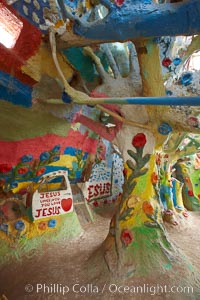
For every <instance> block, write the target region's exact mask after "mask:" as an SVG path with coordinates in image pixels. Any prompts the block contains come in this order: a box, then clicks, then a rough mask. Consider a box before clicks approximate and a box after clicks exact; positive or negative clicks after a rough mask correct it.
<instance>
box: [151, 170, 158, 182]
mask: <svg viewBox="0 0 200 300" xmlns="http://www.w3.org/2000/svg"><path fill="white" fill-rule="evenodd" d="M157 182H158V174H156V172H153V173H152V174H151V183H152V184H156V183H157Z"/></svg>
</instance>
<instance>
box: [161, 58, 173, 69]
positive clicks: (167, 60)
mask: <svg viewBox="0 0 200 300" xmlns="http://www.w3.org/2000/svg"><path fill="white" fill-rule="evenodd" d="M171 63H172V61H171V59H170V58H169V57H166V58H164V59H163V60H162V65H163V67H165V68H168V67H169V66H170V65H171Z"/></svg>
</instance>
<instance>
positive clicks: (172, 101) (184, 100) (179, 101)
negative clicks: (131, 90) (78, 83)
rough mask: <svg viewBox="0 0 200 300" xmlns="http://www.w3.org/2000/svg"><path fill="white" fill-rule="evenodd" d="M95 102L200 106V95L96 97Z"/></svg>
mask: <svg viewBox="0 0 200 300" xmlns="http://www.w3.org/2000/svg"><path fill="white" fill-rule="evenodd" d="M94 99H95V98H94ZM97 99H98V100H97ZM94 102H95V103H96V104H98V103H110V104H111V103H112V104H114V103H115V104H144V105H190V106H200V97H134V98H106V99H103V98H102V99H101V98H96V99H95V100H94ZM86 103H87V100H86Z"/></svg>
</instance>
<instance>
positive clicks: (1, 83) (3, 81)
mask: <svg viewBox="0 0 200 300" xmlns="http://www.w3.org/2000/svg"><path fill="white" fill-rule="evenodd" d="M1 100H6V101H9V102H11V103H13V104H17V105H22V106H25V107H31V106H32V88H31V87H29V86H28V85H25V84H23V83H22V82H20V81H19V80H18V79H17V78H15V77H13V76H11V75H10V74H7V73H4V72H2V71H0V101H1Z"/></svg>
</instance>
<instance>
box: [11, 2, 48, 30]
mask: <svg viewBox="0 0 200 300" xmlns="http://www.w3.org/2000/svg"><path fill="white" fill-rule="evenodd" d="M12 7H13V8H14V9H16V10H17V11H18V13H19V14H20V15H21V16H22V17H24V18H25V19H27V20H28V21H29V22H30V23H32V24H33V25H34V26H35V27H37V28H38V29H40V30H41V31H42V32H45V31H47V30H48V26H46V23H45V19H44V16H43V9H44V8H45V7H46V8H48V9H49V8H50V6H49V1H47V0H20V1H17V2H15V3H14V4H12ZM34 14H35V15H36V16H37V18H38V22H35V20H34V18H33V15H34ZM43 26H45V27H46V28H44V29H43Z"/></svg>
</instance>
